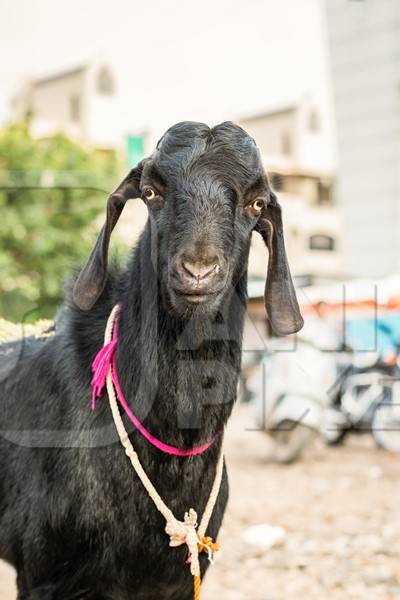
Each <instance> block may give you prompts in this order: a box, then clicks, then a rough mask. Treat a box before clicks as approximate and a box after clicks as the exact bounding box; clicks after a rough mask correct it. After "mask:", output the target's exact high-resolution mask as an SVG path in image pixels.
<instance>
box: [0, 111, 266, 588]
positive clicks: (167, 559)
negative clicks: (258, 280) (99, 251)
mask: <svg viewBox="0 0 400 600" xmlns="http://www.w3.org/2000/svg"><path fill="white" fill-rule="evenodd" d="M155 169H156V170H157V172H152V171H154V170H155ZM139 174H140V187H141V189H142V188H143V185H144V183H145V182H149V181H150V180H151V181H153V182H154V184H155V185H157V186H158V190H160V188H162V190H161V191H160V198H159V199H158V201H157V202H156V203H155V205H153V206H149V220H148V223H147V226H146V228H145V231H144V232H143V234H142V236H141V239H140V241H139V244H138V246H137V248H136V250H135V251H134V252H133V255H132V257H131V259H130V261H129V263H128V265H127V266H126V267H125V268H123V269H122V270H117V271H116V272H114V273H112V274H110V275H109V276H108V279H107V282H106V284H105V287H104V289H103V291H102V292H101V294H100V296H99V298H98V299H97V301H96V302H95V304H94V306H93V307H92V309H91V310H90V311H88V312H85V311H83V310H80V309H79V308H78V307H77V306H76V305H75V304H74V302H73V301H72V299H70V300H68V299H67V308H66V309H65V310H64V311H63V312H62V316H61V323H59V324H58V326H57V331H56V334H55V335H54V336H53V337H51V338H48V339H47V340H40V341H30V342H29V343H26V344H23V345H22V346H21V347H19V348H18V347H17V346H16V345H15V344H14V346H12V347H11V346H8V347H3V354H4V356H5V354H6V351H7V349H8V350H10V351H11V352H10V353H9V354H8V355H7V357H6V358H4V359H3V366H4V365H5V364H6V362H5V361H6V360H7V361H8V363H7V364H9V365H10V366H9V368H8V375H7V377H5V378H4V379H3V381H2V383H1V384H0V393H1V396H0V399H1V417H0V423H1V429H2V437H1V438H0V557H2V558H3V559H5V560H7V561H9V562H10V563H11V564H12V565H14V566H15V568H16V569H17V572H18V590H19V599H20V600H28V599H29V600H34V599H35V600H36V599H37V600H39V599H40V600H72V599H75V598H88V599H89V598H92V599H93V600H94V599H95V598H97V599H98V600H99V599H104V600H111V599H112V600H128V599H130V598H135V600H160V598H163V599H164V600H189V599H190V598H192V578H191V576H190V573H189V568H188V566H187V565H186V564H185V559H186V548H185V547H180V548H176V549H171V548H169V547H168V537H167V535H166V534H165V532H164V526H165V523H164V521H163V518H162V517H161V515H160V514H159V513H158V512H157V510H156V509H155V507H154V505H153V503H152V501H151V500H150V499H149V497H148V495H147V492H145V491H144V489H143V487H142V484H141V482H140V481H139V480H138V478H137V476H136V474H135V473H134V471H133V469H132V467H131V465H130V462H129V460H128V459H127V457H126V456H125V454H124V452H123V450H122V448H121V446H120V443H119V441H118V440H117V435H116V432H115V427H114V424H113V422H112V418H111V413H110V408H109V406H108V401H107V397H106V395H105V394H103V397H102V398H101V399H99V400H98V405H97V410H96V411H95V412H92V411H91V410H90V379H91V363H92V360H93V358H94V356H95V355H96V353H97V352H98V350H99V349H100V348H101V346H102V344H103V336H104V329H105V324H106V321H107V318H108V316H109V313H110V311H111V309H112V307H113V306H114V305H115V303H117V302H120V303H121V306H122V309H121V317H120V323H119V332H120V336H119V344H118V349H117V364H118V371H119V377H120V381H121V384H122V387H123V390H124V393H125V396H126V398H127V400H128V402H129V403H130V405H131V406H132V408H133V410H134V412H135V413H136V414H137V416H138V417H139V418H140V419H141V420H142V421H143V423H144V424H145V426H146V427H147V428H148V429H149V430H150V431H151V432H152V433H153V434H154V435H156V436H157V437H158V438H160V439H162V440H163V441H165V442H167V443H169V444H172V445H176V446H179V447H182V448H190V447H192V446H195V445H198V444H200V443H202V442H204V441H206V440H209V439H210V438H211V437H212V436H215V435H216V436H217V438H216V441H215V443H214V444H213V446H212V447H211V448H210V449H209V450H207V451H206V452H205V453H204V454H202V455H201V456H196V457H191V458H179V457H173V456H169V455H166V454H163V453H161V452H160V451H158V450H157V449H155V448H154V447H153V446H151V445H150V444H149V443H148V442H147V441H146V440H144V439H143V438H142V437H141V436H140V434H138V433H137V432H136V431H135V430H133V429H132V427H131V426H130V424H129V423H128V422H125V423H126V427H127V429H128V430H129V432H130V437H131V440H132V442H133V445H134V447H135V449H136V450H137V452H138V454H139V457H140V459H141V461H142V463H143V465H144V467H145V470H146V472H147V474H148V475H149V477H150V478H151V480H152V481H153V483H154V484H155V486H156V488H157V490H158V491H159V493H160V495H161V496H162V498H163V499H164V501H165V502H166V503H167V505H168V506H169V507H170V508H171V509H172V510H173V512H174V513H175V515H176V516H177V517H178V518H183V514H184V512H185V511H186V510H188V509H189V508H191V507H193V508H194V509H195V510H197V511H198V513H199V515H201V514H202V512H203V510H204V507H205V503H206V501H207V499H208V496H209V493H210V490H211V486H212V483H213V479H214V474H215V468H216V463H217V459H218V455H219V451H220V447H221V442H222V438H223V430H224V426H225V424H226V422H227V420H228V417H229V415H230V413H231V410H232V407H233V403H234V400H235V396H236V386H237V381H238V376H239V371H240V358H241V339H242V330H243V319H244V312H245V303H246V271H247V259H248V251H249V244H250V237H251V232H252V230H253V229H254V227H255V225H256V223H257V216H256V215H254V214H253V213H252V212H251V209H250V208H249V204H248V203H249V201H250V200H252V199H254V197H255V195H260V194H262V195H263V196H265V198H266V199H268V197H269V190H268V183H267V180H266V178H265V175H264V174H263V171H262V166H261V161H260V158H259V154H258V151H257V149H256V146H255V144H254V142H253V140H252V139H251V138H249V137H248V136H247V134H246V133H245V132H244V131H243V130H242V129H240V128H239V127H237V126H235V125H233V124H231V123H223V124H222V125H219V126H217V127H215V128H214V129H209V128H208V127H207V126H206V125H203V124H198V123H181V124H178V125H176V126H175V127H173V128H171V130H169V131H168V132H167V134H166V135H165V136H164V138H163V139H162V140H161V142H160V143H159V146H158V150H157V151H156V153H155V154H154V155H153V156H152V157H151V158H150V159H149V160H148V161H147V162H145V163H144V165H143V164H142V165H141V166H140V172H139ZM156 180H157V181H156ZM194 239H197V240H198V241H199V242H204V244H206V245H207V247H208V246H210V245H212V246H213V247H214V248H216V251H217V252H218V255H219V256H220V258H221V264H223V269H221V271H222V272H221V275H220V276H219V278H218V280H217V281H215V282H214V283H213V286H214V287H215V289H217V292H216V293H215V294H213V295H212V296H211V295H210V298H209V299H207V301H206V302H203V303H200V304H192V303H190V302H187V301H185V300H184V299H183V298H182V297H179V296H177V295H174V293H173V291H172V288H171V278H172V279H173V277H174V265H175V261H176V257H177V256H178V254H179V253H180V252H181V251H182V249H183V248H184V247H186V246H187V245H188V244H189V243H192V242H193V240H194ZM102 285H103V284H102ZM68 298H71V294H68ZM16 352H19V353H20V356H19V360H18V361H16V364H14V363H15V361H13V358H15V356H16ZM10 356H11V358H10ZM3 373H4V368H3ZM227 498H228V482H227V477H226V472H225V473H224V477H223V483H222V487H221V491H220V495H219V498H218V502H217V505H216V508H215V511H214V514H213V517H212V520H211V523H210V527H209V530H208V532H207V533H208V534H209V535H211V536H213V537H216V536H217V534H218V531H219V528H220V525H221V521H222V516H223V513H224V510H225V506H226V502H227ZM206 568H207V560H205V559H204V557H203V558H202V571H203V573H204V572H205V570H206Z"/></svg>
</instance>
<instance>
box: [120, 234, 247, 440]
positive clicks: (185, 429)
mask: <svg viewBox="0 0 400 600" xmlns="http://www.w3.org/2000/svg"><path fill="white" fill-rule="evenodd" d="M146 250H147V249H146V247H145V243H144V242H143V240H142V242H141V244H140V245H139V247H138V249H137V251H136V253H135V256H134V259H133V262H132V264H131V267H130V269H129V273H130V275H129V280H128V281H129V284H128V285H127V286H126V288H125V290H124V292H123V293H122V298H121V300H122V309H121V317H120V326H119V343H118V351H117V362H118V371H119V375H120V378H121V382H122V386H123V388H124V391H125V394H126V397H127V401H128V402H129V403H130V404H131V406H132V408H133V409H134V411H135V413H136V414H137V415H138V417H139V418H140V419H141V420H142V421H143V422H144V423H145V424H146V425H147V426H148V428H149V429H150V430H151V431H152V433H153V434H154V435H156V436H158V437H160V438H162V439H163V440H164V441H166V442H168V443H171V444H175V445H181V446H184V447H190V446H192V445H194V444H197V443H200V442H203V441H206V440H208V439H210V438H211V437H212V436H213V435H215V434H216V433H217V432H218V431H219V430H221V429H222V428H223V426H224V424H225V423H226V421H227V419H228V417H229V415H230V413H231V410H232V407H233V403H234V400H235V397H236V389H237V380H238V376H239V371H240V357H241V343H242V333H243V320H244V312H245V295H246V276H245V275H244V276H242V277H241V278H240V280H239V282H238V283H237V285H236V287H235V288H234V289H233V290H231V291H230V292H229V293H228V294H227V295H226V297H225V298H224V299H223V301H222V303H221V308H220V311H219V313H218V316H217V317H213V318H196V317H194V318H193V319H191V320H189V321H187V320H181V319H177V318H175V317H174V316H173V315H172V314H171V312H170V311H168V310H166V309H165V306H164V302H163V298H162V294H161V292H160V284H159V281H158V277H157V275H156V273H155V271H154V269H153V267H152V265H151V260H150V256H149V254H148V253H147V252H146Z"/></svg>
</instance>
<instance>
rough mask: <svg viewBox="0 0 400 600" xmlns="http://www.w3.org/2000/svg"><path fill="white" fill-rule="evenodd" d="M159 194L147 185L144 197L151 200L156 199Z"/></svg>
mask: <svg viewBox="0 0 400 600" xmlns="http://www.w3.org/2000/svg"><path fill="white" fill-rule="evenodd" d="M157 195H158V194H157V192H156V191H155V190H154V189H153V188H152V187H150V186H147V187H145V188H144V190H143V197H144V198H145V199H146V200H148V201H149V202H151V201H152V200H154V199H155V198H156V196H157Z"/></svg>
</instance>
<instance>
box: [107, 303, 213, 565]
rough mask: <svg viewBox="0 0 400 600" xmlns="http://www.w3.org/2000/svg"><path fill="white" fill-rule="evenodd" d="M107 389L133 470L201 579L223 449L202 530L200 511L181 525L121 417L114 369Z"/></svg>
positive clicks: (110, 329)
mask: <svg viewBox="0 0 400 600" xmlns="http://www.w3.org/2000/svg"><path fill="white" fill-rule="evenodd" d="M118 311H119V306H118V304H117V305H116V306H114V308H113V310H112V311H111V314H110V316H109V318H108V321H107V326H106V330H105V335H104V345H106V344H108V343H109V342H110V341H111V339H112V334H113V328H114V322H115V318H116V316H117V314H118ZM106 385H107V393H108V399H109V402H110V408H111V412H112V416H113V419H114V423H115V427H116V429H117V432H118V435H119V439H120V441H121V444H122V446H123V447H124V448H125V454H126V455H127V456H128V457H129V459H130V461H131V463H132V467H133V468H134V470H135V471H136V474H137V476H138V477H139V479H140V481H141V482H142V484H143V486H144V487H145V489H146V491H147V493H148V494H149V496H150V498H151V499H152V500H153V502H154V504H155V506H156V508H157V510H158V511H159V512H160V513H161V514H162V515H163V517H164V519H165V521H166V527H165V531H166V533H167V534H168V535H169V536H170V544H169V545H170V546H171V547H176V546H181V545H182V544H186V545H187V547H188V550H189V556H190V571H191V573H192V575H194V576H197V577H200V563H199V551H198V543H199V541H200V538H203V537H204V536H205V533H206V531H207V527H208V525H209V522H210V519H211V516H212V513H213V510H214V507H215V503H216V501H217V498H218V494H219V490H220V487H221V481H222V474H223V469H224V452H223V447H221V453H220V456H219V459H218V464H217V469H216V473H215V479H214V483H213V486H212V489H211V493H210V497H209V499H208V502H207V505H206V508H205V510H204V514H203V518H202V520H201V523H200V526H199V528H198V530H197V513H196V511H195V510H193V508H191V509H190V510H189V511H188V512H187V513H185V517H184V521H178V519H177V518H176V517H175V515H174V514H173V512H172V511H171V510H170V509H169V508H168V506H167V505H166V504H165V502H164V501H163V500H162V498H161V496H160V495H159V493H158V492H157V490H156V488H155V487H154V485H153V484H152V482H151V481H150V479H149V478H148V476H147V475H146V472H145V470H144V469H143V467H142V464H141V462H140V460H139V457H138V455H137V454H136V452H135V450H134V448H133V446H132V444H131V441H130V439H129V436H128V433H127V431H126V429H125V426H124V423H123V421H122V418H121V413H120V411H119V407H118V401H117V398H116V394H115V389H114V384H113V381H112V367H111V365H110V368H109V371H108V373H107V379H106ZM209 558H210V559H211V558H212V555H211V554H209Z"/></svg>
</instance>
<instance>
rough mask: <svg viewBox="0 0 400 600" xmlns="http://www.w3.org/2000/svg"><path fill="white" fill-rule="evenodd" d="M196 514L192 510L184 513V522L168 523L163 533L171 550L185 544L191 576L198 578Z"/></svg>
mask: <svg viewBox="0 0 400 600" xmlns="http://www.w3.org/2000/svg"><path fill="white" fill-rule="evenodd" d="M196 528H197V513H196V511H195V510H193V508H191V509H190V510H189V512H187V513H185V518H184V521H178V520H176V519H175V520H171V521H168V523H167V525H166V527H165V532H166V533H167V535H169V537H170V541H169V545H170V546H171V547H172V548H176V547H177V546H182V545H183V544H186V545H187V547H188V551H189V558H188V563H189V564H190V571H191V573H192V575H195V576H197V577H199V576H200V563H199V547H198V544H199V537H198V535H197V531H196Z"/></svg>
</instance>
